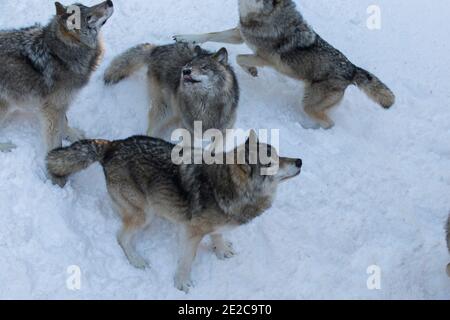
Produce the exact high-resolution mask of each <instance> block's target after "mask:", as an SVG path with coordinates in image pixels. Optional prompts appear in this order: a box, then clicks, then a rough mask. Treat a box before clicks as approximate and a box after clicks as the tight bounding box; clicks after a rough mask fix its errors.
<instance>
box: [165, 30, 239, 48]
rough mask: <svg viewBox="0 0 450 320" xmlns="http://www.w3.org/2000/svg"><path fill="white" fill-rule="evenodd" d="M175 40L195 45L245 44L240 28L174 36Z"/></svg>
mask: <svg viewBox="0 0 450 320" xmlns="http://www.w3.org/2000/svg"><path fill="white" fill-rule="evenodd" d="M173 39H174V40H175V41H176V42H189V43H194V44H202V43H205V42H220V43H230V44H242V43H244V39H243V38H242V35H241V30H240V29H239V27H237V28H234V29H230V30H226V31H222V32H211V33H205V34H185V35H177V36H174V37H173Z"/></svg>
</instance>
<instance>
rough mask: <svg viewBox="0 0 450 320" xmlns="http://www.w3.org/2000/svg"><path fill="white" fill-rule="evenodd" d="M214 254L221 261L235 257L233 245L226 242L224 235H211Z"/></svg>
mask: <svg viewBox="0 0 450 320" xmlns="http://www.w3.org/2000/svg"><path fill="white" fill-rule="evenodd" d="M211 240H212V244H213V249H214V253H215V254H216V256H217V258H218V259H219V260H225V259H229V258H232V257H234V256H235V254H236V253H235V252H234V249H233V244H232V243H231V242H229V241H225V239H224V238H223V235H221V234H213V235H211Z"/></svg>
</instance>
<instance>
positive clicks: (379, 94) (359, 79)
mask: <svg viewBox="0 0 450 320" xmlns="http://www.w3.org/2000/svg"><path fill="white" fill-rule="evenodd" d="M353 81H354V82H355V83H356V85H357V86H358V88H360V89H361V90H362V91H364V93H365V94H367V96H368V97H369V98H370V99H372V100H373V101H375V102H376V103H378V104H379V105H381V106H382V107H383V108H385V109H389V108H390V107H392V106H393V105H394V103H395V95H394V93H393V92H392V91H391V89H389V88H388V87H387V86H386V85H385V84H384V83H383V82H381V80H380V79H378V78H377V77H376V76H374V75H373V74H371V73H370V72H368V71H366V70H364V69H362V68H359V67H356V74H355V77H354V79H353Z"/></svg>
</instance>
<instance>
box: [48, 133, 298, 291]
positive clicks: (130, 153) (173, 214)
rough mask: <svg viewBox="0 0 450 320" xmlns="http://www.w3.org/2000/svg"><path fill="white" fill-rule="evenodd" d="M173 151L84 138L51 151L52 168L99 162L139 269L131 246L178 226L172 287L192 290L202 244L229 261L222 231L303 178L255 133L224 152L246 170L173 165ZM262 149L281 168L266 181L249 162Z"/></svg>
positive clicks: (159, 145)
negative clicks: (156, 225)
mask: <svg viewBox="0 0 450 320" xmlns="http://www.w3.org/2000/svg"><path fill="white" fill-rule="evenodd" d="M252 146H253V147H252ZM255 146H256V147H255ZM173 148H174V145H172V144H171V143H168V142H165V141H163V140H160V139H156V138H151V137H143V136H136V137H131V138H129V139H126V140H122V141H112V142H111V141H104V140H84V141H80V142H77V143H75V144H73V145H72V146H70V147H67V148H60V149H56V150H54V151H52V152H50V153H49V155H48V157H47V168H48V171H49V172H50V173H52V174H53V175H55V176H56V177H58V178H66V177H68V176H69V175H71V174H74V173H76V172H78V171H80V170H83V169H85V168H87V167H88V166H89V165H91V164H92V163H94V162H100V164H101V165H102V166H103V169H104V173H105V177H106V183H107V189H108V192H109V195H110V197H111V199H112V202H113V204H114V205H115V206H116V208H117V210H118V213H119V215H120V217H121V218H122V221H123V227H122V230H121V231H120V232H119V234H118V242H119V244H120V246H121V247H122V249H123V250H124V252H125V255H126V257H127V258H128V260H129V262H130V263H131V264H132V265H133V266H135V267H137V268H146V267H147V266H148V263H147V261H146V260H145V259H144V258H143V257H142V256H141V255H139V253H138V252H137V251H136V249H135V247H134V240H135V238H136V236H137V235H138V234H139V233H140V232H142V231H143V230H145V229H146V227H147V226H148V225H149V224H150V223H151V222H152V220H153V218H154V217H155V216H161V217H164V218H166V219H168V220H170V221H171V222H173V223H175V224H176V225H178V226H179V227H180V230H181V231H180V234H179V240H180V248H181V256H180V260H179V263H178V268H177V272H176V276H175V286H176V288H178V289H179V290H182V291H185V292H188V291H189V289H190V288H191V287H192V281H191V277H190V274H191V266H192V263H193V261H194V259H195V256H196V252H197V248H198V246H199V244H200V242H201V241H202V239H203V238H204V237H206V236H207V235H210V236H211V239H212V242H213V247H214V251H215V254H216V255H217V257H218V258H219V259H226V258H230V257H232V256H233V255H234V251H233V247H232V245H231V244H230V243H229V242H227V241H225V240H224V237H223V235H222V232H223V231H225V230H228V229H230V228H235V227H238V226H241V225H245V224H247V223H250V222H251V221H252V220H253V219H255V218H257V217H258V216H260V215H261V214H263V213H264V211H266V210H267V209H269V208H270V207H271V206H272V203H273V201H274V198H275V195H276V191H277V188H278V186H279V184H280V183H281V182H283V181H286V180H288V179H290V178H293V177H295V176H297V175H299V174H300V171H301V167H302V161H301V160H300V159H290V158H281V157H278V154H277V151H276V150H275V148H273V147H272V146H270V145H266V144H263V143H259V142H258V140H257V136H256V133H254V132H252V134H251V135H250V138H249V139H248V140H247V142H246V143H245V144H244V145H243V146H240V147H238V148H236V149H235V150H233V151H230V152H231V154H227V155H228V156H230V157H237V159H244V160H243V161H241V162H238V161H236V162H234V163H242V164H229V165H206V164H204V163H203V164H201V165H188V164H181V165H175V164H174V162H173V161H172V159H171V153H172V150H173ZM261 148H267V149H265V150H267V155H268V156H269V157H270V159H271V160H272V161H277V164H279V170H278V172H277V173H276V174H275V175H271V176H269V175H262V174H261V172H262V169H263V168H265V167H266V165H262V164H261V162H260V161H255V162H252V161H250V160H249V159H252V158H254V159H259V158H258V157H259V154H260V153H259V151H260V150H262V149H261ZM255 157H256V158H255ZM253 163H257V164H253Z"/></svg>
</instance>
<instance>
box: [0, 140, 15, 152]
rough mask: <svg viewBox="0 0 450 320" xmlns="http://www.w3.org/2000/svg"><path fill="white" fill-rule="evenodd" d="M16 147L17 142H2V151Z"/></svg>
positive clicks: (0, 145) (0, 150)
mask: <svg viewBox="0 0 450 320" xmlns="http://www.w3.org/2000/svg"><path fill="white" fill-rule="evenodd" d="M15 148H17V146H16V145H15V144H12V143H9V142H8V143H0V152H11V151H12V150H14V149H15Z"/></svg>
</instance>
